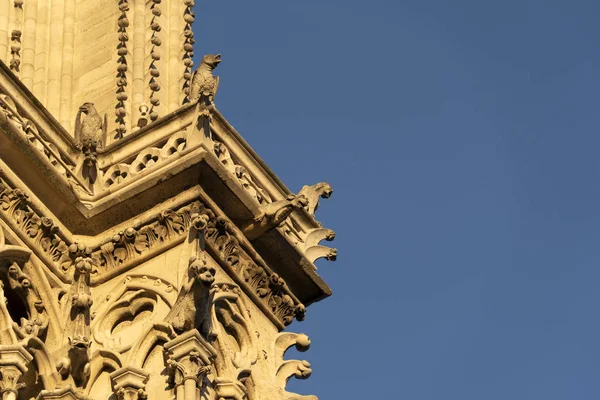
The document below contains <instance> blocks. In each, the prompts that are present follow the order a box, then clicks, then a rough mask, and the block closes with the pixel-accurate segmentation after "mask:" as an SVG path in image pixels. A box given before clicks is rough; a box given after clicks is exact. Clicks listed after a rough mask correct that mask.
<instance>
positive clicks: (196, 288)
mask: <svg viewBox="0 0 600 400" xmlns="http://www.w3.org/2000/svg"><path fill="white" fill-rule="evenodd" d="M214 281H215V269H214V268H209V267H208V266H207V265H206V260H205V259H198V258H196V257H195V256H193V257H192V258H191V259H190V267H189V276H188V281H187V282H186V283H184V284H183V286H182V287H181V291H180V292H179V296H178V297H177V301H176V302H175V304H174V305H173V308H172V309H171V311H170V312H169V315H167V317H166V319H165V320H166V321H167V323H169V324H171V326H173V329H175V331H176V332H179V333H181V332H185V331H189V330H191V329H194V328H197V327H201V326H202V324H203V323H204V322H206V321H208V317H209V315H208V309H209V304H208V302H209V300H208V298H209V294H210V285H212V283H213V282H214Z"/></svg>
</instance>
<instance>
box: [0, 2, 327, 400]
mask: <svg viewBox="0 0 600 400" xmlns="http://www.w3.org/2000/svg"><path fill="white" fill-rule="evenodd" d="M193 6H194V4H193V0H0V395H1V398H2V399H3V400H8V399H10V400H17V399H27V400H29V399H32V398H35V399H40V400H41V399H44V400H50V399H96V400H100V399H131V400H134V399H150V400H152V399H157V400H158V399H175V400H196V399H203V400H221V399H224V400H229V399H232V400H233V399H235V400H242V399H246V400H299V399H306V400H311V399H312V400H314V399H316V397H315V396H301V395H297V394H294V393H290V392H288V391H286V382H287V380H288V379H289V378H290V377H296V378H301V379H302V378H307V377H308V376H309V375H310V373H311V368H310V364H309V363H308V362H307V361H302V360H287V359H285V358H284V353H285V351H286V350H287V349H288V348H290V347H292V346H296V347H297V348H298V349H299V350H306V349H307V348H308V346H309V344H310V341H309V339H308V337H307V336H305V335H303V334H296V333H290V332H286V331H284V329H285V328H286V326H288V325H289V324H290V323H292V321H293V320H294V319H297V320H302V319H303V318H304V316H305V312H306V309H305V307H306V306H308V305H310V304H311V303H313V302H316V301H319V300H321V299H323V298H325V297H327V296H329V295H330V294H331V292H330V289H329V288H328V287H327V285H326V284H325V283H324V282H323V281H322V280H321V278H320V277H319V276H318V275H317V273H316V268H315V265H314V262H315V260H317V259H319V258H326V259H329V260H335V258H336V255H337V254H336V250H335V249H331V248H329V247H327V246H324V245H322V244H321V242H322V241H323V240H332V239H333V238H334V232H333V231H332V230H330V229H327V228H324V227H322V225H321V224H320V223H319V222H317V220H316V219H315V211H316V209H317V207H318V204H319V200H320V199H322V198H328V197H329V196H330V195H331V193H332V189H331V187H330V186H329V185H328V184H327V183H324V182H322V183H318V184H315V185H307V186H304V187H303V188H302V189H301V191H300V192H299V193H298V194H293V193H291V192H290V191H289V189H288V188H287V187H286V186H285V185H284V184H283V183H282V182H281V181H280V180H279V178H278V177H277V176H276V175H275V174H274V173H273V172H272V171H271V170H270V169H269V167H268V166H266V165H265V164H264V162H263V161H262V160H261V159H260V158H259V157H258V155H257V154H256V153H255V152H254V151H253V150H252V148H251V147H250V146H249V145H248V144H247V143H246V142H245V141H244V139H243V138H242V137H241V136H240V134H239V133H238V132H237V131H236V130H235V129H234V128H233V127H232V126H231V125H230V124H229V123H228V122H227V120H225V118H224V117H223V115H222V114H221V113H220V112H219V111H218V110H217V108H216V107H215V102H214V99H215V95H216V93H217V90H218V84H219V78H218V76H216V75H215V74H214V69H215V68H216V67H217V66H218V64H219V63H220V62H221V57H220V55H205V56H204V57H203V58H202V60H201V62H199V63H198V64H199V65H198V66H197V67H195V66H194V64H193V61H192V58H193V44H194V37H193V32H192V29H191V24H192V22H193V21H194V13H193V11H192V7H193Z"/></svg>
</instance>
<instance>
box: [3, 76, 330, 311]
mask: <svg viewBox="0 0 600 400" xmlns="http://www.w3.org/2000/svg"><path fill="white" fill-rule="evenodd" d="M2 67H3V68H0V94H1V93H2V92H4V93H5V95H6V94H7V93H10V97H6V96H5V97H4V99H3V100H0V138H1V137H2V136H4V135H6V136H7V137H8V138H9V139H10V140H9V141H5V142H4V143H5V144H3V145H0V158H3V159H5V160H4V161H5V162H6V163H7V164H8V165H10V166H11V168H12V169H13V170H14V173H13V175H15V176H16V175H18V176H19V178H23V181H24V183H25V185H24V186H25V187H29V188H31V189H32V190H33V191H34V193H35V195H36V196H39V197H40V199H39V201H37V202H34V203H35V204H34V205H35V206H37V208H38V209H40V210H41V209H45V210H46V211H49V212H51V213H52V214H54V216H55V217H54V218H53V220H54V224H56V225H57V226H58V225H60V228H61V229H60V232H65V234H66V232H73V234H76V235H85V237H86V238H88V237H94V236H98V235H102V234H104V232H105V231H106V230H107V229H111V227H112V226H114V225H120V224H123V223H125V221H127V220H128V219H130V218H136V217H137V214H139V212H146V211H148V210H150V209H152V208H153V207H154V204H156V203H157V202H163V201H167V200H168V199H169V198H171V197H173V196H176V195H177V194H178V193H180V192H181V191H183V190H185V188H186V187H189V186H190V184H192V185H193V184H195V183H196V182H197V180H198V177H199V176H200V177H202V178H201V180H202V182H200V183H201V185H202V186H203V187H205V183H206V182H205V181H206V180H207V179H208V180H211V179H212V180H211V181H210V183H207V184H206V186H207V187H211V186H215V185H217V186H218V185H225V187H227V190H229V191H230V193H231V194H230V195H225V192H223V190H221V189H218V190H216V192H214V193H212V192H211V193H208V195H209V196H210V197H211V198H213V199H214V200H215V201H216V202H217V203H218V204H219V207H220V208H221V209H223V211H224V212H225V213H226V214H227V215H228V216H229V217H230V218H231V219H232V220H233V222H234V224H238V225H239V224H240V223H241V224H244V223H245V221H247V220H251V219H255V218H258V217H259V216H260V215H261V213H262V207H264V206H266V205H268V204H271V203H274V202H277V201H281V200H284V199H286V197H288V196H289V195H290V191H289V189H287V188H286V187H285V186H284V185H283V183H281V181H280V180H279V179H278V178H277V177H276V176H275V175H274V173H273V172H272V171H271V170H270V169H269V168H268V167H267V166H266V165H265V164H264V163H263V162H262V160H260V158H259V157H258V156H257V155H256V153H254V151H253V150H252V149H251V148H250V146H249V145H248V144H247V143H246V142H245V141H244V140H243V139H242V138H241V136H240V135H239V134H238V133H237V132H236V131H235V130H234V129H233V127H231V125H230V124H229V123H228V122H227V121H226V120H225V118H224V117H223V116H222V115H221V114H220V113H219V112H218V111H217V110H216V109H215V108H214V107H211V108H210V110H208V116H205V117H204V118H209V119H210V121H211V122H210V132H209V133H208V134H206V132H204V131H203V128H202V127H200V120H201V118H203V117H202V116H201V115H200V114H199V112H198V110H197V108H196V106H195V105H186V106H183V107H181V108H180V109H178V110H177V111H175V112H172V113H171V114H169V115H167V116H165V117H163V118H160V119H158V120H157V121H155V122H154V123H152V124H149V125H147V126H146V127H144V128H142V129H140V130H139V131H137V132H135V133H133V134H131V135H129V136H126V137H125V138H123V139H120V140H119V141H116V142H113V143H112V144H109V145H108V146H107V147H106V148H104V149H101V150H99V152H98V155H97V164H98V167H99V171H100V178H99V179H100V183H99V185H97V186H99V187H100V188H101V190H99V191H97V192H95V193H91V192H90V189H89V188H86V187H85V184H82V183H81V179H80V178H78V177H77V176H76V174H75V172H74V171H75V169H76V168H75V166H76V165H77V164H78V163H79V162H80V158H81V157H82V155H81V154H80V153H77V151H78V150H77V148H76V145H75V143H74V141H73V140H72V139H71V138H70V136H68V134H66V132H65V131H64V129H63V128H62V127H60V125H59V124H58V123H57V122H56V121H55V120H54V119H53V118H52V116H51V115H49V113H48V112H47V111H46V110H45V109H44V108H43V107H42V106H41V104H39V102H37V101H36V100H35V98H34V97H33V96H32V95H31V93H29V92H28V91H27V89H26V88H25V87H23V85H22V84H20V82H19V81H18V80H17V79H15V78H14V76H12V73H11V72H10V71H7V70H6V67H5V66H2ZM24 110H29V111H24ZM3 146H7V147H6V148H5V149H4V150H3V149H2V147H3ZM24 156H25V157H24ZM6 172H7V173H9V171H8V170H7V171H6ZM13 180H14V179H13ZM219 182H220V183H219ZM219 195H221V196H222V197H214V196H219ZM33 197H35V196H33ZM33 197H32V199H33ZM240 206H241V207H240ZM140 207H141V208H140ZM46 214H47V213H46ZM61 224H62V225H61ZM333 236H334V234H333V231H331V230H327V229H324V228H322V227H321V226H320V224H319V223H318V222H317V221H316V220H315V219H314V217H313V216H312V215H310V214H309V213H307V212H306V211H305V210H304V209H300V208H298V209H296V210H295V211H293V212H292V213H291V215H290V216H289V217H287V219H286V220H285V221H283V222H282V223H281V225H280V226H279V227H276V229H272V230H271V231H270V232H269V233H268V234H267V235H264V236H263V237H261V238H259V239H257V243H256V248H257V249H258V251H259V252H260V253H261V254H262V256H263V257H265V259H266V260H267V262H268V263H269V264H270V265H275V266H276V269H277V272H278V273H280V275H281V276H282V277H283V279H284V280H285V281H287V282H291V281H290V280H292V281H293V282H291V283H290V284H291V285H293V287H292V290H293V291H294V292H295V293H297V294H299V295H300V293H301V292H302V291H305V287H306V284H309V286H310V288H311V289H310V290H309V291H308V292H306V293H305V294H304V295H302V296H303V297H304V298H303V299H302V300H303V302H305V303H307V304H310V303H311V302H314V301H318V300H320V299H321V298H323V297H327V296H328V295H329V294H330V293H331V292H330V290H329V288H328V287H327V285H326V284H325V283H324V282H323V281H322V280H321V278H319V276H318V275H317V274H316V273H315V272H314V271H315V269H316V268H315V267H314V264H313V262H314V261H315V259H317V258H321V257H325V258H328V259H334V258H335V250H331V249H329V248H328V247H325V246H320V245H318V242H319V241H321V240H322V239H327V240H331V239H332V238H333ZM86 240H87V239H86ZM52 246H54V245H52ZM282 246H283V247H282ZM270 248H282V251H281V252H280V254H279V255H270V254H268V253H269V252H270V250H269V249H270ZM52 251H56V250H52ZM157 251H158V250H157ZM53 257H56V256H53ZM46 261H48V260H46ZM53 262H54V263H56V262H57V260H53ZM294 268H295V269H298V271H296V272H294V271H292V270H293V269H294ZM55 272H56V273H58V274H60V272H59V271H55ZM303 282H305V283H303ZM308 282H311V283H308Z"/></svg>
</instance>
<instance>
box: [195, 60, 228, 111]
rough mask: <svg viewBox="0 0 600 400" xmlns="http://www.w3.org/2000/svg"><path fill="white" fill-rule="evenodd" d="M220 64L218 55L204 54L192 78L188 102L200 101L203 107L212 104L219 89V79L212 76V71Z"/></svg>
mask: <svg viewBox="0 0 600 400" xmlns="http://www.w3.org/2000/svg"><path fill="white" fill-rule="evenodd" d="M220 62H221V55H220V54H206V55H205V56H204V57H202V62H201V63H200V65H199V66H198V68H197V69H196V71H195V72H194V75H193V76H192V84H191V88H190V101H191V102H192V103H194V102H196V101H199V100H202V102H203V103H205V105H209V104H210V103H212V102H213V100H214V98H215V95H216V94H217V88H218V87H219V77H218V76H214V75H213V70H214V69H215V68H217V65H219V63H220Z"/></svg>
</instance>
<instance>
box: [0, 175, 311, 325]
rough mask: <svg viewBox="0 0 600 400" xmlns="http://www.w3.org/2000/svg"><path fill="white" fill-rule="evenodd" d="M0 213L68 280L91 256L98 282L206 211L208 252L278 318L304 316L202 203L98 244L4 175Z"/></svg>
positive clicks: (174, 237)
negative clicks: (69, 234) (86, 242)
mask: <svg viewBox="0 0 600 400" xmlns="http://www.w3.org/2000/svg"><path fill="white" fill-rule="evenodd" d="M0 213H2V215H3V216H5V217H6V218H8V219H11V220H12V221H14V222H15V223H16V226H17V227H19V228H20V229H21V231H22V232H23V233H24V234H25V235H27V237H29V238H30V239H33V240H35V241H36V242H39V243H40V247H41V249H42V250H43V251H44V253H46V255H47V256H48V258H49V259H50V260H52V264H51V266H52V267H54V270H55V271H56V272H57V273H58V274H59V275H60V276H62V277H63V279H65V280H66V279H69V278H68V274H67V273H68V271H69V270H71V268H73V266H75V265H77V263H78V260H79V259H80V258H82V257H83V258H88V257H89V258H90V259H91V260H92V262H91V265H92V267H91V268H92V270H91V271H90V274H91V276H92V277H93V280H96V281H97V280H98V279H100V278H102V277H104V279H106V277H110V276H114V274H115V273H117V272H119V271H123V268H124V267H126V266H127V265H129V266H132V265H134V263H135V261H136V259H140V258H142V257H144V255H145V253H146V252H148V251H150V250H151V249H152V248H154V247H160V246H165V245H167V244H168V243H173V242H177V241H179V240H181V239H182V238H183V235H185V234H187V232H188V229H189V228H190V226H191V224H192V221H193V220H194V218H195V217H194V216H195V215H199V216H202V215H204V216H206V218H207V219H208V220H207V226H206V229H205V235H206V245H207V251H208V252H209V253H210V254H211V255H212V256H213V257H214V258H216V259H217V261H218V262H219V263H220V264H221V265H223V266H224V267H225V268H227V269H228V272H229V273H230V274H232V275H233V277H234V278H235V279H237V280H238V281H239V282H240V283H242V287H244V288H245V290H246V291H247V293H248V294H249V295H250V296H251V298H254V299H256V300H257V301H258V302H259V304H263V306H264V307H265V310H266V311H267V313H268V314H271V315H273V316H274V317H275V320H274V321H273V322H276V321H280V322H279V324H282V325H289V324H290V323H291V322H292V321H293V319H294V318H297V319H298V320H302V319H303V318H304V313H305V308H304V306H303V305H302V304H300V303H299V302H298V300H297V299H295V297H294V296H293V295H292V294H291V292H290V290H289V288H288V287H287V285H286V284H285V282H284V281H283V279H281V278H280V277H279V276H278V275H277V274H275V273H273V272H271V271H270V270H269V269H268V267H267V266H266V265H259V263H257V261H255V260H254V259H253V257H252V256H250V255H249V254H248V252H246V250H245V249H244V246H242V245H241V244H240V239H239V238H241V236H242V235H241V233H239V231H237V230H236V229H235V228H234V227H233V225H232V224H231V223H230V222H229V221H228V220H226V219H225V218H223V217H218V216H217V215H216V214H215V213H214V211H212V210H210V209H208V208H207V207H206V206H205V205H204V204H203V203H202V202H200V201H194V202H192V203H190V204H188V205H185V206H182V207H180V208H178V209H176V210H171V209H167V210H164V211H162V212H161V213H160V214H159V215H157V216H156V219H155V220H153V221H150V222H148V223H146V224H144V225H142V226H137V227H130V228H127V229H126V230H124V231H123V232H121V233H118V234H116V235H114V236H112V237H110V238H108V239H106V240H104V241H102V242H100V244H99V245H98V246H96V247H93V248H87V247H85V246H82V245H81V244H77V243H73V242H70V240H69V239H68V238H65V237H62V236H61V232H60V230H59V229H58V228H56V227H55V226H54V224H53V222H52V220H51V219H49V218H47V217H44V216H43V215H41V214H40V213H39V212H38V211H36V210H34V209H33V208H32V206H31V204H30V203H29V201H28V196H27V194H25V193H24V192H23V191H21V190H20V189H15V188H14V187H12V186H11V185H9V184H8V182H7V181H6V180H5V179H3V178H1V177H0ZM104 279H103V280H104ZM103 280H102V281H103Z"/></svg>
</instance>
